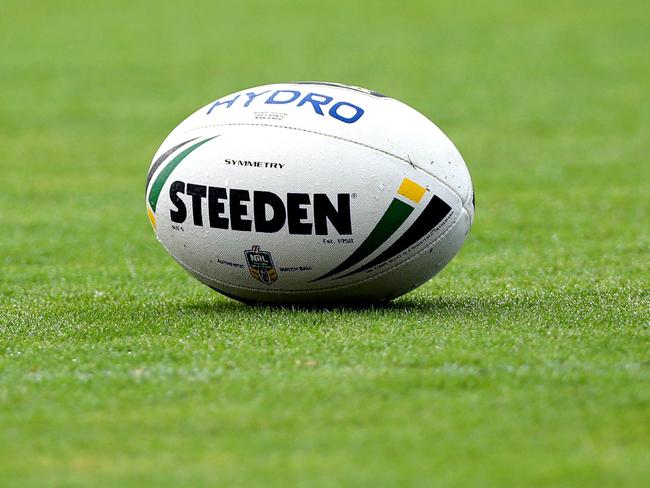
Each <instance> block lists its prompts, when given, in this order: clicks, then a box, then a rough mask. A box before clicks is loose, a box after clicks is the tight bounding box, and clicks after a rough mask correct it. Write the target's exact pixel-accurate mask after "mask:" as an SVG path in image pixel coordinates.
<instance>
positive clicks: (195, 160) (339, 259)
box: [146, 82, 474, 303]
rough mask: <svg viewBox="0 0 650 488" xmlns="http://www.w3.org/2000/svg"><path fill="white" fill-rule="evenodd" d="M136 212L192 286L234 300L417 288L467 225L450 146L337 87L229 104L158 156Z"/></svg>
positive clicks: (323, 297)
mask: <svg viewBox="0 0 650 488" xmlns="http://www.w3.org/2000/svg"><path fill="white" fill-rule="evenodd" d="M146 205H147V213H148V215H149V219H150V221H151V224H152V225H153V228H154V230H155V232H156V236H157V237H158V240H159V241H160V242H161V243H162V245H163V246H164V247H165V249H167V251H168V252H169V254H171V255H172V257H173V258H174V259H175V260H176V261H177V262H178V263H179V264H180V265H181V266H182V267H183V268H185V269H186V270H187V271H188V272H189V273H190V274H191V275H193V276H194V277H196V278H197V279H198V280H199V281H201V282H202V283H205V284H206V285H208V286H209V287H211V288H213V289H214V290H216V291H218V292H220V293H222V294H224V295H226V296H228V297H231V298H235V299H238V300H241V301H244V302H271V303H332V302H369V301H384V300H389V299H391V298H395V297H398V296H400V295H402V294H404V293H406V292H408V291H410V290H412V289H414V288H415V287H417V286H419V285H421V284H422V283H424V282H425V281H427V280H429V279H430V278H431V277H432V276H434V275H435V274H436V273H438V272H439V271H440V270H441V269H442V268H443V267H444V266H445V265H446V264H447V263H448V262H449V261H450V260H451V259H452V258H453V257H454V256H455V255H456V253H457V252H458V250H459V249H460V247H461V245H462V244H463V241H464V240H465V237H466V236H467V233H468V232H469V229H470V226H471V224H472V219H473V216H474V203H473V190H472V183H471V180H470V176H469V172H468V171H467V167H466V166H465V163H464V162H463V159H462V157H461V155H460V153H459V152H458V150H457V149H456V148H455V147H454V145H453V144H452V142H451V141H450V140H449V139H448V138H447V137H446V136H445V135H444V134H443V133H442V131H441V130H440V129H438V127H436V126H435V125H434V124H433V123H432V122H431V121H429V120H428V119H427V118H426V117H424V116H423V115H422V114H420V113H419V112H417V111H415V110H414V109H412V108H410V107H408V106H407V105H405V104H403V103H401V102H399V101H397V100H394V99H392V98H388V97H385V96H383V95H380V94H378V93H376V92H372V91H370V90H365V89H362V88H357V87H351V86H346V85H340V84H336V83H318V82H306V83H281V84H274V85H265V86H260V87H256V88H250V89H248V90H242V91H240V92H236V93H233V94H231V95H227V96H225V97H222V98H220V99H218V100H217V101H215V102H212V103H210V104H208V105H206V106H205V107H203V108H201V109H200V110H198V111H197V112H195V113H194V114H192V115H190V116H189V117H188V118H187V119H185V120H184V121H183V122H182V123H181V124H180V125H179V126H178V127H176V128H175V129H174V130H173V131H172V132H171V134H169V136H168V137H167V138H166V139H165V141H164V142H163V144H162V145H161V146H160V149H158V151H157V152H156V154H155V156H154V158H153V162H152V164H151V166H150V168H149V173H148V175H147V188H146Z"/></svg>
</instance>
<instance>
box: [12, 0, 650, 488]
mask: <svg viewBox="0 0 650 488" xmlns="http://www.w3.org/2000/svg"><path fill="white" fill-rule="evenodd" d="M645 4H646V2H641V1H627V2H623V3H621V4H615V5H614V4H612V3H611V2H604V1H593V2H579V1H569V2H562V3H558V2H551V1H540V2H519V1H514V0H512V1H496V2H495V1H492V2H487V1H485V2H469V1H467V2H466V1H442V2H425V1H417V2H406V3H404V2H400V3H398V2H381V1H374V2H370V1H364V2H343V1H330V2H322V3H320V4H319V5H318V6H316V4H314V5H313V6H310V4H308V3H305V2H298V1H295V2H289V1H280V2H263V1H240V2H230V4H228V5H226V4H219V3H218V2H208V1H204V2H188V3H185V4H183V3H179V2H153V1H151V2H132V1H128V2H127V1H124V0H120V1H112V2H108V1H93V2H82V1H68V0H64V1H61V2H44V1H41V2H36V1H18V0H3V1H2V3H0V176H1V190H0V263H1V268H0V271H1V272H0V486H16V487H18V486H19V487H26V486H141V485H153V486H167V485H177V486H178V485H186V486H197V485H212V486H252V485H256V486H287V485H301V486H310V487H311V486H338V485H345V486H355V485H356V486H396V485H397V486H453V487H467V486H476V487H491V486H494V487H497V486H498V487H517V488H521V487H528V486H563V487H582V486H584V487H594V486H598V487H617V488H618V487H623V486H630V487H641V486H647V485H649V484H650V335H649V329H648V326H649V321H650V215H649V212H650V160H649V156H648V155H649V154H650V136H649V134H650V104H649V103H648V87H650V70H648V53H649V52H650V34H649V32H650V21H649V20H648V19H649V18H648V16H647V5H645ZM285 80H332V81H341V82H345V83H350V84H355V85H361V86H367V87H369V88H372V89H375V90H377V91H380V92H383V93H387V94H389V95H391V96H393V97H395V98H398V99H401V100H403V101H405V102H406V103H409V104H410V105H412V106H414V107H416V108H417V109H418V110H420V111H422V112H423V113H425V114H426V115H427V116H429V117H430V118H431V119H432V120H434V121H435V122H437V123H438V125H440V127H442V128H443V130H445V132H446V133H447V134H448V135H449V136H450V137H451V138H452V139H453V140H454V142H455V143H456V144H457V146H458V147H459V149H460V150H461V152H462V153H463V155H464V157H465V159H466V161H467V163H468V166H469V168H470V171H471V173H472V176H473V179H474V184H475V186H476V193H477V216H476V220H475V225H474V228H473V229H472V232H471V234H470V238H469V239H468V241H467V242H466V244H465V246H464V248H463V250H462V251H461V253H460V255H459V256H458V257H457V258H456V259H454V261H452V263H451V264H450V265H449V267H448V268H447V269H446V270H445V271H443V272H442V273H441V274H440V275H439V276H438V277H436V278H435V279H434V280H432V281H430V282H429V283H427V284H426V285H424V286H423V287H421V288H419V289H418V290H416V291H414V292H412V293H410V294H408V295H406V296H405V297H403V298H401V299H399V300H396V301H395V302H394V303H393V304H392V305H390V306H388V307H386V308H383V309H365V310H346V309H326V310H298V309H272V308H251V307H247V306H244V305H241V304H239V303H236V302H233V301H230V300H228V299H226V298H224V297H221V296H219V295H217V294H215V293H214V292H212V291H211V290H209V289H207V288H206V287H203V286H202V285H200V284H199V283H198V282H196V281H195V280H193V279H192V278H190V277H189V276H188V275H187V274H186V273H185V272H183V271H182V270H181V269H180V267H179V266H177V265H176V264H175V263H174V262H173V261H172V259H171V258H170V257H169V256H168V255H167V254H166V253H165V251H164V250H163V248H162V247H161V246H160V245H159V244H158V243H157V242H156V240H155V238H154V235H153V233H152V231H151V228H150V226H149V223H148V221H147V218H146V215H145V210H144V197H143V192H144V179H145V175H146V171H147V168H148V165H149V162H150V160H151V157H152V155H153V152H154V150H155V149H156V148H157V147H158V144H159V143H160V142H161V141H162V139H163V138H164V136H165V135H166V134H167V133H168V132H169V131H170V130H171V129H172V128H173V126H175V125H176V123H178V122H179V121H180V120H182V119H183V118H184V117H185V116H186V115H187V114H188V113H189V112H191V111H193V110H194V109H196V108H198V107H199V106H201V105H203V104H206V103H208V102H209V101H211V100H213V99H216V98H218V97H219V96H221V95H224V94H227V93H230V92H232V91H235V90H238V89H241V88H244V87H248V86H253V85H257V84H263V83H267V82H274V81H285Z"/></svg>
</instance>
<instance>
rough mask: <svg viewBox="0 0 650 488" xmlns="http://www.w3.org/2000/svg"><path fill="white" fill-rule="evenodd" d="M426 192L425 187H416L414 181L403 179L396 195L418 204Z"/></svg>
mask: <svg viewBox="0 0 650 488" xmlns="http://www.w3.org/2000/svg"><path fill="white" fill-rule="evenodd" d="M426 191H427V189H426V188H425V187H423V186H420V185H418V184H417V183H416V182H415V181H413V180H409V179H408V178H404V179H403V180H402V184H401V185H400V186H399V190H397V193H399V194H400V195H402V196H405V197H406V198H408V199H409V200H411V201H413V202H415V203H419V202H420V200H422V197H423V196H424V193H425V192H426Z"/></svg>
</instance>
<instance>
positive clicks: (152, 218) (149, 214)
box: [147, 207, 156, 230]
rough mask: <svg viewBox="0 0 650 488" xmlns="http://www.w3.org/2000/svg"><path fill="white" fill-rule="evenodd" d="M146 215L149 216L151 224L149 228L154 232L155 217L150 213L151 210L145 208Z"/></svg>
mask: <svg viewBox="0 0 650 488" xmlns="http://www.w3.org/2000/svg"><path fill="white" fill-rule="evenodd" d="M147 215H148V216H149V222H151V226H152V227H153V230H156V216H155V215H154V213H153V212H152V211H151V208H149V207H147Z"/></svg>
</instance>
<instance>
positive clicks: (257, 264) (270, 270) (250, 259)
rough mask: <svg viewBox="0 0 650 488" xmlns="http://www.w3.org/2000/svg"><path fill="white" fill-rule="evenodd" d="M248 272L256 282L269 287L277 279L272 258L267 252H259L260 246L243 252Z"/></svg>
mask: <svg viewBox="0 0 650 488" xmlns="http://www.w3.org/2000/svg"><path fill="white" fill-rule="evenodd" d="M244 255H245V256H246V263H247V264H248V271H250V273H251V276H252V277H253V278H255V279H256V280H257V281H261V282H262V283H264V284H266V285H270V284H271V283H273V282H274V281H276V280H277V279H278V272H277V271H276V269H275V265H274V264H273V258H272V257H271V253H270V252H268V251H261V250H260V246H253V247H252V248H251V249H250V250H247V251H244Z"/></svg>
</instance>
